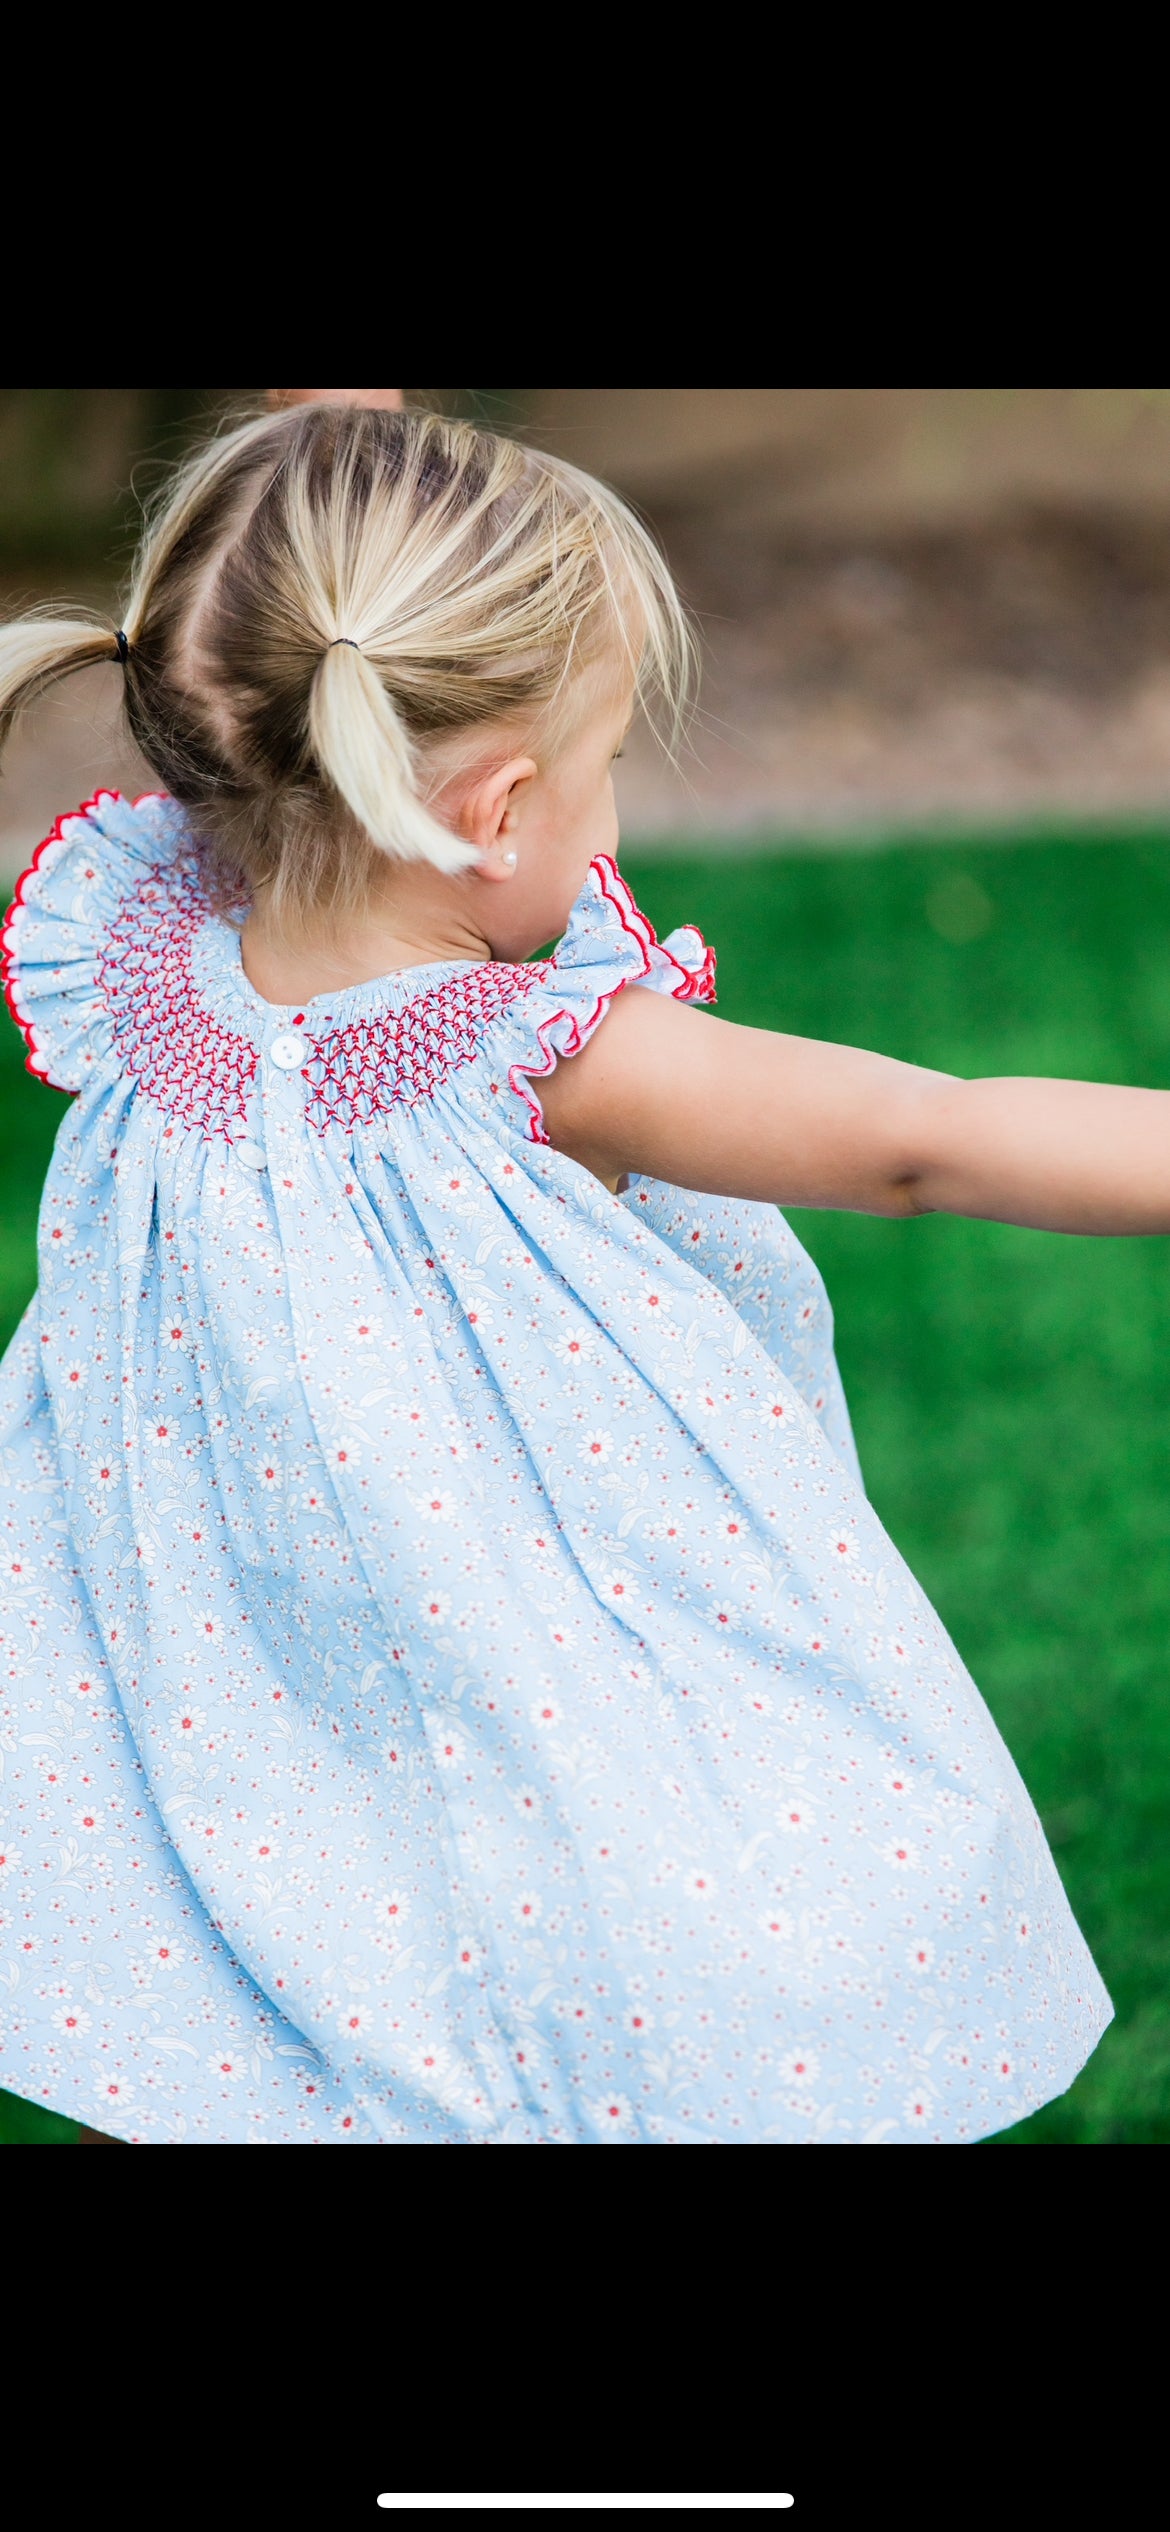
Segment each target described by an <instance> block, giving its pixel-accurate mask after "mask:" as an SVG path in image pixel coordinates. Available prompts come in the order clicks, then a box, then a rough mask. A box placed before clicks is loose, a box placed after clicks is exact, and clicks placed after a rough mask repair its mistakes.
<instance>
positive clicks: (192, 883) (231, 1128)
mask: <svg viewBox="0 0 1170 2532" xmlns="http://www.w3.org/2000/svg"><path fill="white" fill-rule="evenodd" d="M206 920H207V904H206V900H205V897H204V894H203V891H202V889H201V888H200V886H199V884H198V882H197V880H195V879H194V878H189V877H185V876H181V875H180V874H179V873H178V872H176V871H175V870H173V869H170V868H168V867H167V866H166V865H165V864H160V865H159V867H158V868H157V869H155V870H152V871H151V872H150V873H149V874H148V876H147V877H146V878H145V879H144V880H143V882H142V885H141V886H140V887H139V888H137V889H135V891H134V894H133V895H132V896H130V897H127V898H125V899H124V901H123V903H122V904H121V905H120V906H119V908H118V912H117V914H116V916H115V918H114V921H113V923H112V924H111V926H110V930H109V932H108V933H107V935H106V940H105V945H104V949H103V952H102V957H101V960H100V963H99V966H98V971H97V982H98V988H99V991H100V992H101V993H102V995H103V996H104V999H105V1003H106V1007H107V1010H108V1011H109V1014H110V1021H111V1025H112V1028H113V1032H114V1039H115V1043H116V1045H117V1047H118V1051H119V1053H120V1055H121V1057H122V1060H123V1063H124V1064H125V1066H126V1069H127V1071H128V1072H130V1073H132V1074H133V1075H134V1078H135V1080H136V1081H138V1082H140V1083H141V1085H142V1088H143V1089H144V1090H145V1092H146V1093H147V1096H148V1097H149V1098H151V1099H153V1100H154V1102H155V1104H156V1106H157V1107H160V1108H163V1109H165V1110H166V1112H167V1114H168V1116H175V1117H178V1118H179V1119H180V1120H181V1122H182V1123H183V1124H184V1125H187V1126H198V1127H199V1128H200V1129H201V1130H202V1132H203V1133H204V1134H206V1135H213V1134H222V1135H226V1136H227V1138H228V1140H229V1141H230V1140H231V1138H232V1137H233V1135H235V1134H238V1133H240V1132H242V1130H243V1126H244V1122H245V1112H246V1107H247V1100H248V1094H249V1092H250V1090H251V1088H252V1084H253V1081H254V1079H255V1075H256V1064H257V1054H256V1049H255V1047H254V1046H253V1045H252V1044H251V1042H250V1040H249V1039H248V1038H246V1037H241V1036H239V1035H238V1034H237V1033H236V1031H235V1030H233V1029H225V1028H221V1027H220V1026H219V1024H218V1022H217V1021H215V1020H213V1019H212V1017H211V1014H210V1012H209V1011H208V1010H207V1008H206V1005H205V1004H204V1003H203V1002H201V1001H200V999H199V996H198V993H197V990H196V986H195V981H194V978H193V976H192V973H191V951H192V947H193V944H194V938H195V934H196V933H197V932H198V931H199V929H200V927H201V926H202V925H203V924H204V923H205V922H206Z"/></svg>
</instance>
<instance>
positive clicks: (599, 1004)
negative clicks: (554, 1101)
mask: <svg viewBox="0 0 1170 2532" xmlns="http://www.w3.org/2000/svg"><path fill="white" fill-rule="evenodd" d="M589 867H590V870H591V871H593V872H594V874H595V876H596V879H597V883H598V886H599V888H600V890H601V894H602V896H603V897H604V898H605V899H606V901H607V903H608V904H609V905H611V906H612V907H613V908H614V910H615V912H616V914H617V915H618V918H619V920H620V922H621V927H622V930H623V932H628V933H629V935H630V938H631V940H633V941H636V943H637V945H638V948H639V950H640V951H641V955H642V964H641V967H640V968H639V970H638V973H637V975H636V976H635V975H632V974H631V975H629V976H622V977H620V978H619V980H618V982H617V984H616V985H613V986H612V987H611V988H610V990H609V992H608V993H603V994H599V996H598V998H597V1001H596V1002H595V1003H594V1006H593V1009H592V1011H591V1012H590V1013H589V1015H588V1017H587V1018H585V1019H582V1018H581V1017H580V1016H579V1015H578V1013H576V1012H574V1011H567V1010H561V1011H554V1012H553V1013H552V1015H551V1017H550V1018H549V1019H547V1020H542V1021H541V1022H540V1024H539V1026H538V1028H537V1031H536V1042H537V1045H538V1046H539V1048H540V1052H541V1057H542V1059H543V1060H542V1061H541V1062H540V1063H532V1064H529V1063H520V1064H512V1065H510V1066H509V1070H508V1082H509V1086H510V1088H511V1089H512V1090H514V1092H515V1094H516V1097H517V1098H518V1099H523V1101H524V1103H525V1106H526V1107H527V1109H528V1136H529V1141H530V1142H533V1143H547V1142H549V1140H550V1137H549V1136H548V1134H546V1132H545V1125H544V1110H543V1108H542V1107H541V1104H540V1101H539V1099H538V1098H537V1096H536V1094H535V1092H534V1091H533V1090H531V1089H530V1088H529V1082H530V1081H547V1079H548V1076H549V1074H550V1073H553V1072H555V1071H556V1068H557V1061H558V1057H559V1056H573V1055H579V1054H580V1052H581V1049H582V1047H583V1046H584V1045H586V1044H587V1042H588V1040H589V1039H590V1038H591V1037H592V1035H593V1032H594V1030H595V1029H596V1028H597V1026H598V1024H599V1022H600V1021H602V1020H603V1019H604V1018H605V1014H606V1012H607V1011H608V1009H609V1006H610V1004H611V1002H613V1001H614V1000H615V999H616V997H617V995H618V994H619V993H624V992H625V990H626V987H627V985H640V984H642V983H643V982H644V981H645V978H646V977H647V976H648V975H649V974H650V972H651V969H652V967H653V964H654V961H653V959H652V958H651V955H650V953H651V951H652V950H656V951H657V953H658V955H659V957H660V958H665V959H668V960H669V962H670V965H671V966H672V967H674V968H677V970H678V974H679V978H680V980H681V981H680V982H679V983H678V984H677V985H674V986H672V987H671V992H672V996H673V999H674V1000H675V1001H676V1002H714V1000H715V952H714V950H713V949H712V948H711V947H710V945H709V944H708V943H707V942H706V941H703V950H704V958H703V964H702V966H701V967H700V968H697V969H696V970H695V971H694V972H693V973H692V971H691V970H690V968H687V967H684V966H683V964H682V961H681V959H677V958H676V957H675V956H674V954H673V951H671V950H668V949H663V947H662V944H661V942H660V941H659V938H658V935H657V933H656V931H655V929H654V926H653V924H652V923H651V921H650V919H649V916H648V915H645V914H643V912H642V909H641V907H640V906H639V905H636V904H635V902H634V898H633V896H632V894H631V892H630V889H629V888H628V886H627V884H626V882H625V880H624V879H623V878H622V875H621V872H620V870H619V869H618V866H617V863H616V862H615V861H614V860H613V858H612V855H611V854H609V853H598V854H596V855H595V857H594V859H593V860H592V861H591V863H590V865H589ZM697 937H698V938H699V939H700V940H702V934H701V933H699V934H698V936H697ZM556 965H557V962H556V959H555V958H554V959H553V960H552V961H551V963H550V967H549V976H550V980H551V978H552V977H553V976H555V974H556ZM562 1022H564V1023H565V1024H566V1027H567V1035H566V1036H565V1039H564V1042H563V1043H562V1044H561V1045H560V1046H559V1047H554V1045H553V1043H552V1034H553V1031H554V1029H558V1028H559V1027H560V1026H561V1024H562Z"/></svg>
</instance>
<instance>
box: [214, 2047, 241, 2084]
mask: <svg viewBox="0 0 1170 2532" xmlns="http://www.w3.org/2000/svg"><path fill="white" fill-rule="evenodd" d="M207 2071H208V2074H209V2075H213V2076H216V2077H218V2079H219V2081H220V2083H221V2084H238V2083H239V2082H240V2080H241V2078H242V2077H243V2076H244V2075H246V2073H247V2071H248V2070H247V2067H246V2065H245V2063H244V2059H243V2056H242V2054H241V2052H240V2051H239V2050H238V2049H234V2048H216V2049H213V2050H212V2052H211V2055H210V2057H209V2058H208V2060H207Z"/></svg>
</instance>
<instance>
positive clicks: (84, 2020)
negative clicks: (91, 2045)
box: [50, 2004, 93, 2040]
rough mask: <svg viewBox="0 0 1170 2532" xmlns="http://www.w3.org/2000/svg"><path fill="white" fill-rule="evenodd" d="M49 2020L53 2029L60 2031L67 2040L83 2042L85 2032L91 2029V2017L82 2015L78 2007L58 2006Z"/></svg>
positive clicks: (72, 2005)
mask: <svg viewBox="0 0 1170 2532" xmlns="http://www.w3.org/2000/svg"><path fill="white" fill-rule="evenodd" d="M50 2020H51V2022H52V2025H53V2029H54V2030H55V2031H60V2032H61V2034H62V2037H63V2038H64V2039H67V2040H83V2039H84V2038H85V2034H86V2032H87V2031H91V2030H92V2029H93V2015H92V2014H91V2013H84V2012H83V2011H82V2008H81V2006H80V2005H75V2004H63V2005H58V2007H57V2010H56V2012H55V2013H54V2014H52V2015H51V2016H50Z"/></svg>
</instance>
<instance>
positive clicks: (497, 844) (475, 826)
mask: <svg viewBox="0 0 1170 2532" xmlns="http://www.w3.org/2000/svg"><path fill="white" fill-rule="evenodd" d="M536 770H537V769H536V764H535V762H534V760H533V758H532V757H531V756H510V757H509V759H508V761H507V763H506V764H505V765H498V766H495V767H493V769H492V771H491V773H490V774H485V775H484V777H483V779H482V781H480V782H477V783H476V784H475V785H474V786H473V788H472V789H471V790H470V791H469V792H468V793H467V794H466V796H465V798H464V802H463V806H462V810H461V812H460V816H459V832H460V834H461V835H462V836H464V837H465V838H466V840H467V842H468V843H469V844H474V846H475V849H476V852H477V853H478V854H479V855H480V856H481V860H480V863H479V865H478V868H479V876H480V878H481V879H510V878H511V876H512V872H513V871H514V870H515V867H516V853H515V850H514V849H508V839H509V837H510V836H511V835H514V834H515V832H516V829H517V827H518V825H519V823H520V818H521V815H522V812H523V802H524V795H525V793H526V791H527V789H528V785H529V784H530V783H531V782H532V781H533V780H534V779H535V775H536Z"/></svg>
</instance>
